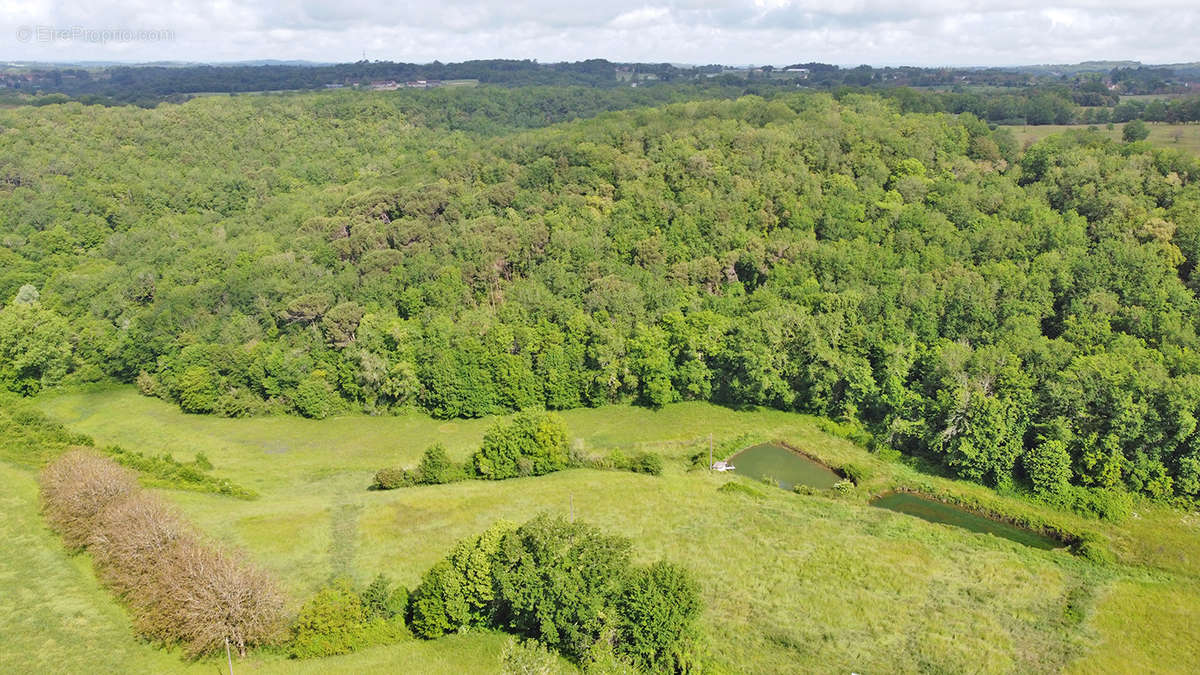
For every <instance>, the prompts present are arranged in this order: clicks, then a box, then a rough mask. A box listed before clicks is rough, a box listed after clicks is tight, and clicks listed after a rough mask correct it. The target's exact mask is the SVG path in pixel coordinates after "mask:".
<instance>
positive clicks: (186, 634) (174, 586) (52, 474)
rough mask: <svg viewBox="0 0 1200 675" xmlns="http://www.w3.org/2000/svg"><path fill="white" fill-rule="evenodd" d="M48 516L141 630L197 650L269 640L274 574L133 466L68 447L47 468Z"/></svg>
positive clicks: (276, 598) (275, 603)
mask: <svg viewBox="0 0 1200 675" xmlns="http://www.w3.org/2000/svg"><path fill="white" fill-rule="evenodd" d="M40 478H41V492H42V501H43V510H44V513H45V517H46V520H47V521H48V522H49V524H50V526H51V527H53V528H54V529H55V530H56V531H58V532H59V534H60V535H61V536H62V538H63V541H64V542H65V543H66V544H67V546H68V547H69V548H71V549H74V550H84V549H86V550H87V551H88V552H89V553H90V554H91V555H92V559H93V561H94V562H95V565H96V570H97V573H98V575H99V576H100V578H101V579H102V580H103V581H104V582H105V583H106V584H107V585H108V586H109V587H110V588H111V589H112V590H113V591H114V592H115V593H117V594H118V595H119V596H120V597H121V598H122V599H124V600H125V602H127V603H128V605H129V607H130V610H131V612H132V614H133V617H134V623H135V625H136V626H137V629H138V631H139V632H140V633H141V634H142V635H144V636H146V637H147V638H150V639H152V640H157V641H160V642H163V643H176V644H179V645H181V646H182V647H183V649H184V651H185V652H186V653H187V654H189V655H191V656H198V655H201V654H204V653H207V652H212V651H215V650H218V649H221V648H223V647H224V646H225V644H226V641H227V640H228V644H229V645H230V646H231V647H234V648H236V649H237V650H238V652H239V653H240V654H244V653H245V651H246V648H247V647H249V646H252V645H256V644H263V643H267V642H270V641H272V640H273V639H275V638H276V637H278V636H279V633H280V627H281V626H282V622H283V597H282V595H281V594H280V593H279V591H278V590H277V587H276V585H275V583H274V581H273V580H272V579H270V578H269V577H268V576H267V575H266V574H264V573H263V572H261V571H259V570H257V569H255V568H253V567H251V566H250V565H248V564H246V563H245V562H244V561H242V560H240V559H238V558H237V557H235V556H234V555H232V554H230V553H227V552H225V551H222V550H220V549H217V548H214V547H213V546H211V545H209V544H207V543H205V542H204V541H203V540H202V539H201V538H200V536H199V535H198V534H197V533H196V532H195V531H194V530H193V529H192V528H190V527H189V526H188V525H187V524H186V523H185V522H184V521H183V520H182V519H181V518H180V517H179V516H177V515H176V514H175V513H174V512H173V511H172V510H171V509H170V508H168V507H167V506H166V504H164V503H163V502H162V501H161V500H160V499H159V498H158V497H156V496H155V495H153V494H151V493H148V492H145V491H143V490H141V488H140V487H139V486H138V483H137V480H136V477H135V475H134V474H133V473H132V472H131V471H129V470H128V469H126V468H124V467H121V466H119V465H118V464H116V463H115V462H114V461H112V460H111V459H109V458H106V457H101V456H98V455H95V454H92V453H89V452H85V451H82V450H72V451H69V452H67V453H65V454H64V455H62V456H61V457H60V458H58V459H57V460H55V461H54V462H52V463H51V464H49V465H48V466H47V467H46V468H45V469H44V470H43V471H42V474H41V477H40Z"/></svg>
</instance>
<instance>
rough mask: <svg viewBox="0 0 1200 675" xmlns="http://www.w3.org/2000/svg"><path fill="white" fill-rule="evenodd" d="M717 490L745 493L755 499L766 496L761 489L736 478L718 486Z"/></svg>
mask: <svg viewBox="0 0 1200 675" xmlns="http://www.w3.org/2000/svg"><path fill="white" fill-rule="evenodd" d="M717 492H721V493H724V494H729V495H745V496H747V497H752V498H754V499H763V498H764V497H766V495H765V494H763V492H762V490H759V489H757V488H755V487H752V486H750V485H747V484H745V483H743V482H741V481H736V480H731V481H729V482H728V483H725V484H724V485H722V486H721V487H719V488H717Z"/></svg>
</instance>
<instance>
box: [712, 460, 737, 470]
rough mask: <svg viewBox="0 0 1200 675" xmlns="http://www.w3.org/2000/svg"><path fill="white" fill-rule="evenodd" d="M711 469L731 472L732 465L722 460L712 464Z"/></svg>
mask: <svg viewBox="0 0 1200 675" xmlns="http://www.w3.org/2000/svg"><path fill="white" fill-rule="evenodd" d="M712 468H713V471H733V465H732V464H730V463H729V462H726V461H724V460H722V461H720V462H713V465H712Z"/></svg>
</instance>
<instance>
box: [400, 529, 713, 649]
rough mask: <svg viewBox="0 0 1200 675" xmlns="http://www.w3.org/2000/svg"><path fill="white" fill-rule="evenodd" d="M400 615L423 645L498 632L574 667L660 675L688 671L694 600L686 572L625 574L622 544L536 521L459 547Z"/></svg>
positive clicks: (661, 568) (661, 566)
mask: <svg viewBox="0 0 1200 675" xmlns="http://www.w3.org/2000/svg"><path fill="white" fill-rule="evenodd" d="M409 613H410V615H411V627H412V630H413V631H414V632H415V633H416V634H417V635H420V636H422V637H426V638H435V637H438V636H441V635H444V634H447V633H453V632H456V631H459V630H462V629H464V628H466V627H470V626H482V627H494V628H501V629H504V630H508V631H511V632H513V633H516V634H517V635H519V636H522V637H526V638H532V639H536V640H538V641H540V642H541V643H542V644H544V645H546V646H547V647H550V648H552V649H556V650H558V651H559V652H561V653H562V654H564V655H566V656H568V657H569V658H571V659H573V660H575V661H577V662H580V663H592V662H606V661H613V660H616V661H618V662H624V663H626V664H631V665H634V666H637V667H640V668H645V669H648V670H651V671H653V672H663V671H676V670H685V669H687V668H689V667H690V666H692V665H695V664H694V658H695V657H694V649H693V642H692V639H693V637H694V631H695V627H694V622H695V620H696V618H697V616H698V615H699V613H700V597H699V591H698V589H697V586H696V583H695V582H694V580H693V579H692V577H691V575H690V573H689V572H688V571H687V570H685V569H683V568H681V567H678V566H676V565H673V564H671V563H667V562H658V563H654V564H651V565H633V564H631V563H630V542H629V540H627V539H625V538H622V537H616V536H610V535H606V534H604V533H602V532H600V531H599V530H598V529H596V528H595V527H593V526H590V525H587V524H584V523H575V522H569V521H567V520H565V519H563V518H561V517H559V518H552V517H549V516H545V515H542V516H539V517H537V518H534V519H533V520H531V521H529V522H527V523H525V524H524V525H521V526H519V527H518V526H516V525H514V524H512V523H507V522H498V523H496V524H495V525H493V526H492V527H491V528H489V529H488V530H487V531H485V532H484V533H482V534H481V535H479V536H477V537H472V538H468V539H464V540H462V541H460V542H459V543H458V544H457V545H456V546H455V547H454V549H453V550H452V551H451V552H450V555H448V556H447V557H446V558H445V559H443V560H442V561H441V562H439V563H437V564H436V565H434V566H433V568H431V569H430V570H429V571H428V572H427V573H426V574H425V576H424V577H423V578H422V580H421V584H420V585H419V586H418V587H417V588H416V589H415V590H414V591H413V593H412V597H411V602H410V607H409Z"/></svg>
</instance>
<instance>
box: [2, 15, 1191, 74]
mask: <svg viewBox="0 0 1200 675" xmlns="http://www.w3.org/2000/svg"><path fill="white" fill-rule="evenodd" d="M0 24H4V25H0V31H2V33H0V60H4V61H82V60H92V61H160V60H170V61H205V62H218V61H238V60H252V59H281V60H293V59H295V60H309V61H325V62H344V61H357V60H359V59H361V58H364V56H365V58H367V59H370V60H381V61H382V60H387V61H407V62H416V63H427V62H430V61H433V60H439V61H442V62H453V61H463V60H468V59H486V58H520V59H537V60H538V61H541V62H553V61H578V60H582V59H588V58H606V59H609V60H612V61H640V62H671V63H694V64H708V63H723V64H737V65H745V64H756V65H764V64H774V65H787V64H791V63H801V62H807V61H822V62H826V63H835V64H840V65H858V64H863V63H867V64H871V65H921V66H936V65H959V66H1000V65H1019V64H1040V63H1076V62H1080V61H1087V60H1135V61H1141V62H1143V63H1175V62H1185V61H1197V60H1200V0H1125V1H1124V2H1116V1H1113V0H1096V1H1092V2H1088V1H1085V0H908V1H906V2H883V1H880V0H834V1H829V0H825V1H822V2H818V1H817V0H742V1H719V0H677V1H661V0H645V1H643V0H607V1H604V2H596V1H594V0H591V1H586V2H570V1H569V0H567V1H563V0H525V1H522V0H503V1H500V0H490V1H488V0H438V2H414V1H412V0H391V1H387V0H205V1H196V0H76V1H66V0H0Z"/></svg>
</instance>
